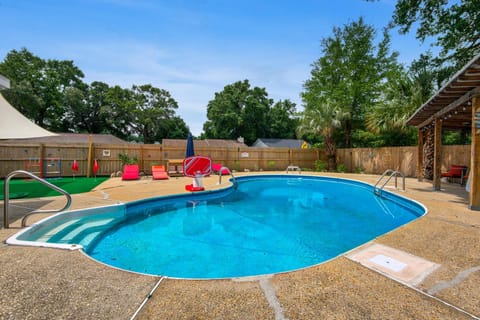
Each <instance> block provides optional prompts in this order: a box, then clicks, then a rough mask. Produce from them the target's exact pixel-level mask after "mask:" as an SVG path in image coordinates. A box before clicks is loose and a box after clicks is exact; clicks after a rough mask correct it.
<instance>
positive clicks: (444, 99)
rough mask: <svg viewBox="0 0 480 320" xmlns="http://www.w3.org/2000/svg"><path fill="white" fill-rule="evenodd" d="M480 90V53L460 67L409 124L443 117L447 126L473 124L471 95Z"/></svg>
mask: <svg viewBox="0 0 480 320" xmlns="http://www.w3.org/2000/svg"><path fill="white" fill-rule="evenodd" d="M478 94H480V54H479V55H477V56H476V57H474V58H473V59H472V60H470V62H469V63H468V64H466V65H465V67H463V68H462V69H461V70H460V71H458V72H457V73H456V74H455V75H454V76H453V77H452V78H451V79H450V80H449V81H448V82H447V83H446V84H445V85H444V86H443V87H442V88H441V89H440V90H438V91H437V93H435V94H434V95H433V96H432V97H431V98H430V99H429V100H428V101H427V102H425V103H424V104H423V105H422V106H421V107H420V108H418V109H417V110H416V111H415V113H414V114H413V115H412V116H411V117H410V118H409V119H408V120H407V124H408V125H411V126H415V127H418V128H422V127H424V126H426V125H428V124H430V123H432V121H434V120H435V118H439V117H440V118H441V119H442V127H444V128H464V127H471V125H472V124H471V120H472V107H471V102H470V99H471V98H472V97H473V96H474V95H478Z"/></svg>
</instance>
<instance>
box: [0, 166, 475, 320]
mask: <svg viewBox="0 0 480 320" xmlns="http://www.w3.org/2000/svg"><path fill="white" fill-rule="evenodd" d="M294 174H297V173H294ZM304 174H305V173H302V175H304ZM324 175H327V174H324ZM328 175H333V176H339V177H346V178H352V179H356V180H361V181H365V182H368V183H375V181H376V180H377V179H378V176H376V175H355V174H328ZM224 178H225V177H224ZM225 180H227V179H224V181H225ZM217 182H218V177H216V176H213V177H210V178H206V179H205V182H204V183H205V185H206V186H207V189H213V188H218V186H217V185H216V184H217ZM189 183H191V179H189V178H183V177H181V178H171V179H170V180H168V181H152V180H151V178H148V177H147V178H142V179H141V180H138V181H127V182H122V181H121V180H120V179H119V178H112V179H110V180H108V181H107V182H105V183H103V184H102V185H100V186H99V187H98V188H97V189H96V190H94V191H92V192H89V193H85V194H80V195H73V205H72V208H84V207H90V206H98V205H106V204H112V203H117V202H126V201H131V200H136V199H141V198H146V197H152V196H158V195H164V194H172V193H180V192H185V191H184V185H185V184H189ZM224 185H225V184H224ZM406 187H407V189H406V192H399V193H400V194H402V195H404V196H407V197H409V198H412V199H415V200H418V201H420V202H422V203H423V204H424V205H426V206H427V207H428V210H429V213H428V214H427V215H426V216H425V217H422V218H420V219H418V220H416V221H414V222H412V223H410V224H408V225H406V226H403V227H401V228H399V229H397V230H395V231H393V232H390V233H388V234H386V235H384V236H381V237H379V238H377V239H375V240H374V241H372V242H370V243H367V244H365V245H364V246H363V247H361V248H358V249H357V250H355V251H352V252H349V253H347V254H345V255H342V256H340V257H338V258H336V259H333V260H331V261H329V262H327V263H324V264H321V265H318V266H314V267H311V268H307V269H304V270H301V271H295V272H289V273H284V274H277V275H274V276H270V277H252V278H240V279H232V280H220V281H211V280H203V281H191V280H176V279H169V278H162V277H152V276H145V275H138V274H133V273H129V272H124V271H121V270H116V269H113V268H110V267H107V266H104V265H102V264H100V263H97V262H95V261H93V260H91V259H90V258H88V257H87V256H86V255H84V254H83V253H82V252H81V251H65V250H58V249H48V248H31V247H19V246H9V245H6V244H5V243H4V240H5V239H6V238H7V237H8V236H10V235H12V234H14V233H15V232H17V231H18V230H19V225H20V219H21V217H22V215H23V213H24V212H26V211H27V210H28V208H31V207H32V208H33V207H34V208H39V207H42V208H43V209H46V208H52V207H60V206H62V205H63V203H64V202H63V201H64V199H62V198H61V197H53V198H43V199H36V200H15V201H12V202H11V208H12V214H11V217H10V221H11V226H12V228H11V229H0V239H1V240H2V243H0V266H1V267H0V319H131V318H132V317H133V316H134V315H136V319H291V320H292V319H476V318H477V319H478V318H479V317H480V288H479V285H478V284H479V283H480V212H477V211H470V210H468V209H467V196H468V195H467V193H466V192H465V190H464V189H463V188H461V187H460V186H459V185H455V184H443V185H442V191H432V185H431V183H429V182H418V181H417V180H416V179H407V181H406ZM40 218H42V215H33V216H31V217H30V218H29V220H28V224H31V223H33V222H34V221H36V220H38V219H40ZM372 262H373V263H372ZM142 305H143V307H142V308H141V309H140V311H138V313H137V310H139V308H140V307H141V306H142Z"/></svg>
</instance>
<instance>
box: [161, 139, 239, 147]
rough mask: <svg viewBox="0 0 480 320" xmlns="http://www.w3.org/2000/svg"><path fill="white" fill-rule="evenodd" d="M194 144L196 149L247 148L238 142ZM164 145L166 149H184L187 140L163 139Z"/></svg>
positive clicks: (195, 141) (216, 140) (218, 140)
mask: <svg viewBox="0 0 480 320" xmlns="http://www.w3.org/2000/svg"><path fill="white" fill-rule="evenodd" d="M193 142H194V145H195V147H196V148H197V147H198V148H202V147H205V148H207V147H214V148H237V147H240V148H244V147H247V145H246V144H245V143H241V142H238V141H236V140H223V139H205V140H194V141H193ZM162 145H163V146H165V147H173V148H175V147H178V148H184V147H186V145H187V139H163V141H162Z"/></svg>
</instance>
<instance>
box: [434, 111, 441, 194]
mask: <svg viewBox="0 0 480 320" xmlns="http://www.w3.org/2000/svg"><path fill="white" fill-rule="evenodd" d="M441 177H442V121H441V120H440V118H436V119H435V132H434V157H433V190H440V184H441V181H440V178H441Z"/></svg>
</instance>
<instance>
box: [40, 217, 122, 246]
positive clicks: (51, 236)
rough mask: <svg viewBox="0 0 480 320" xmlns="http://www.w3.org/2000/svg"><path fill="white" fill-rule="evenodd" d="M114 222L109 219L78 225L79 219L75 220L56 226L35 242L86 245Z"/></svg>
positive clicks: (112, 219)
mask: <svg viewBox="0 0 480 320" xmlns="http://www.w3.org/2000/svg"><path fill="white" fill-rule="evenodd" d="M114 220H115V219H114V218H111V217H109V218H105V219H96V220H92V221H88V222H84V223H79V221H80V219H76V220H74V221H69V222H66V223H63V224H60V225H58V226H56V227H55V228H53V229H52V230H50V231H49V232H48V233H45V234H44V235H43V236H42V237H40V238H39V239H38V240H37V241H41V242H55V243H68V244H81V243H88V242H89V241H91V240H93V239H94V238H95V237H96V236H97V235H98V234H100V233H101V232H102V231H103V230H105V229H106V227H107V226H110V224H111V222H112V221H114ZM80 242H81V243H80Z"/></svg>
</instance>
